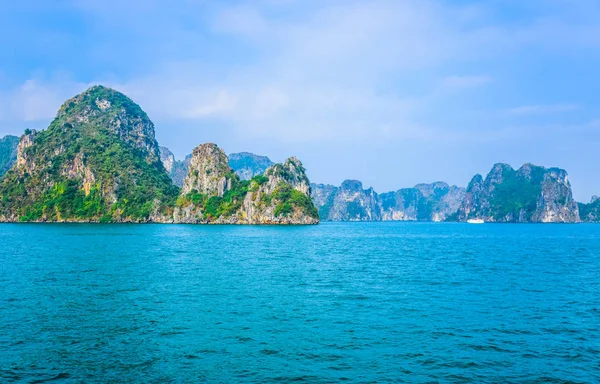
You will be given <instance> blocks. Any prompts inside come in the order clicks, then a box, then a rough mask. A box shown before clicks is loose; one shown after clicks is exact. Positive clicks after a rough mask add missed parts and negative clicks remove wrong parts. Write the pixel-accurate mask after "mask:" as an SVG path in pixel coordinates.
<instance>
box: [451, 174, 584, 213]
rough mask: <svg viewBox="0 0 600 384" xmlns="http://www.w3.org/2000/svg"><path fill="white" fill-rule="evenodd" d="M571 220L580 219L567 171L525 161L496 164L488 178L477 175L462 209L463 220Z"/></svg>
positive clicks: (472, 181)
mask: <svg viewBox="0 0 600 384" xmlns="http://www.w3.org/2000/svg"><path fill="white" fill-rule="evenodd" d="M470 218H481V219H484V220H486V221H489V222H520V223H529V222H542V223H571V222H578V221H579V209H578V206H577V203H576V202H575V201H574V200H573V195H572V192H571V184H570V182H569V178H568V175H567V172H566V171H564V170H562V169H559V168H549V169H547V168H544V167H539V166H535V165H532V164H525V165H523V166H522V167H521V168H519V169H518V170H516V171H515V170H514V169H513V168H512V167H510V166H509V165H507V164H496V165H494V167H493V168H492V170H491V171H490V173H489V174H488V175H487V177H486V178H485V180H484V179H483V177H482V176H481V175H476V176H475V177H474V178H473V180H471V183H470V184H469V187H468V188H467V193H466V195H465V198H464V201H463V203H462V205H461V207H460V209H459V212H458V219H459V220H467V219H470Z"/></svg>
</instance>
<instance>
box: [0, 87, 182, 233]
mask: <svg viewBox="0 0 600 384" xmlns="http://www.w3.org/2000/svg"><path fill="white" fill-rule="evenodd" d="M158 153H159V150H158V144H157V143H156V140H155V138H154V125H153V124H152V122H151V121H150V120H149V119H148V116H147V115H146V114H145V113H144V112H143V111H142V110H141V108H140V107H139V106H138V105H137V104H135V103H133V101H131V100H130V99H129V98H127V97H126V96H125V95H123V94H121V93H119V92H117V91H115V90H112V89H109V88H105V87H101V86H96V87H92V88H90V89H88V90H87V91H85V92H83V93H82V94H80V95H77V96H75V97H74V98H72V99H70V100H67V101H66V102H65V103H64V104H63V106H62V107H61V108H60V110H59V112H58V114H57V117H56V118H55V119H54V120H53V121H52V123H51V124H50V126H49V127H48V129H46V130H44V131H41V132H35V131H28V132H26V134H25V135H24V136H23V137H22V138H21V141H20V143H19V145H18V155H17V164H16V166H15V167H13V168H12V169H11V170H10V171H9V172H7V174H6V175H5V177H4V178H3V179H2V181H1V182H0V197H1V198H0V220H1V221H116V222H146V221H156V220H161V218H162V217H168V216H169V214H170V213H169V210H170V209H171V210H172V208H169V201H173V203H174V200H175V199H176V196H177V193H178V191H177V188H176V187H175V186H173V185H172V184H171V181H170V180H169V178H168V176H167V174H166V172H165V169H164V167H163V165H162V163H161V162H160V160H159V156H158Z"/></svg>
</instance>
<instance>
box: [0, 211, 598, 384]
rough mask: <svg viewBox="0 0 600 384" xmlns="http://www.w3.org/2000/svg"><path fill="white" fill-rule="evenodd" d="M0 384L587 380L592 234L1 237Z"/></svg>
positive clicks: (79, 231) (315, 230)
mask: <svg viewBox="0 0 600 384" xmlns="http://www.w3.org/2000/svg"><path fill="white" fill-rule="evenodd" d="M0 382H1V383H12V382H17V383H21V382H22V383H245V382H251V383H271V382H277V383H288V382H296V383H297V382H300V383H301V382H305V383H338V382H348V383H600V225H594V224H571V225H561V224H556V225H544V224H484V225H469V224H458V223H406V222H383V223H322V224H320V225H316V226H217V225H215V226H205V225H189V226H188V225H153V224H148V225H128V224H114V225H101V224H95V225H94V224H2V225H0Z"/></svg>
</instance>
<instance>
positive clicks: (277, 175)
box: [264, 156, 310, 195]
mask: <svg viewBox="0 0 600 384" xmlns="http://www.w3.org/2000/svg"><path fill="white" fill-rule="evenodd" d="M264 175H265V176H266V177H269V178H270V179H272V182H271V183H270V184H272V185H276V183H278V182H285V183H289V184H290V185H291V186H292V187H293V188H294V189H296V190H298V191H300V192H302V193H304V194H306V195H310V182H309V180H308V177H307V176H306V170H305V169H304V166H303V165H302V163H301V162H300V160H298V159H297V158H296V157H293V156H292V157H290V158H288V159H287V160H285V162H283V164H274V165H272V166H270V167H269V168H267V170H266V171H265V173H264Z"/></svg>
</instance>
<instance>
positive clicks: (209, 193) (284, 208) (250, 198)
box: [174, 144, 319, 224]
mask: <svg viewBox="0 0 600 384" xmlns="http://www.w3.org/2000/svg"><path fill="white" fill-rule="evenodd" d="M174 220H175V222H177V223H216V224H317V223H318V222H319V216H318V212H317V210H316V208H315V207H314V205H313V203H312V200H311V199H310V183H309V181H308V178H307V177H306V173H305V170H304V167H303V166H302V163H300V161H299V160H298V159H296V158H293V157H292V158H289V159H287V160H286V161H285V163H283V164H274V165H273V166H271V167H269V168H268V169H267V170H266V171H265V173H264V175H258V176H255V177H253V178H252V179H251V180H241V179H240V177H239V176H238V175H237V174H235V173H234V172H233V169H231V168H230V167H229V164H228V159H227V156H226V155H225V153H224V152H223V151H222V150H221V149H220V148H218V147H217V146H216V145H215V144H204V145H201V146H199V147H198V148H196V149H195V150H194V153H193V155H192V161H191V165H190V169H189V171H188V176H187V178H186V180H185V182H184V187H183V190H182V195H181V196H180V198H179V199H178V201H177V208H176V209H175V214H174Z"/></svg>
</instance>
